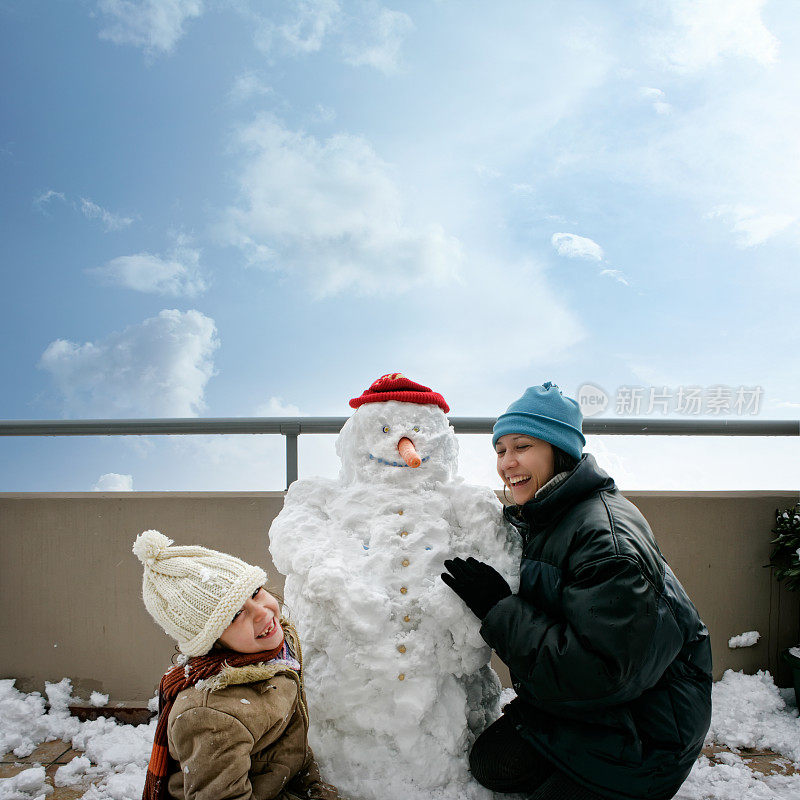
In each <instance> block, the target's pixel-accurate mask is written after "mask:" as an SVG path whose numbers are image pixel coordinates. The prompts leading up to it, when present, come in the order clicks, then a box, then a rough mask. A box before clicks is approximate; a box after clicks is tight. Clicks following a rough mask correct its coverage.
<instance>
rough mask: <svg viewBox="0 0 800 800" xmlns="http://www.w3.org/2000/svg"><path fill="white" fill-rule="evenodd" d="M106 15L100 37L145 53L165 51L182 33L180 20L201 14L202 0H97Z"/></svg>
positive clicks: (169, 49) (99, 7) (168, 50)
mask: <svg viewBox="0 0 800 800" xmlns="http://www.w3.org/2000/svg"><path fill="white" fill-rule="evenodd" d="M98 9H99V10H100V12H101V13H102V14H104V15H105V16H106V17H108V18H109V19H108V24H107V25H106V26H105V27H104V28H102V29H101V31H100V38H101V39H107V40H108V41H111V42H114V43H115V44H132V45H134V46H136V47H141V48H143V49H144V50H145V52H148V53H154V52H161V53H169V52H170V51H171V50H172V49H173V48H174V47H175V44H176V43H177V41H178V40H179V39H180V38H181V36H183V26H184V23H185V22H186V21H187V20H189V19H193V18H194V17H199V16H200V15H201V14H202V13H203V3H202V0H139V1H138V2H136V0H99V2H98Z"/></svg>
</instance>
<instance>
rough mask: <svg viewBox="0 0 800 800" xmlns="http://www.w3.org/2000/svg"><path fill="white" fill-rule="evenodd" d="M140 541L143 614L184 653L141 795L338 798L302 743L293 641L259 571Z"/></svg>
mask: <svg viewBox="0 0 800 800" xmlns="http://www.w3.org/2000/svg"><path fill="white" fill-rule="evenodd" d="M170 545H172V540H171V539H168V538H167V537H166V536H164V535H163V534H161V533H159V532H158V531H145V532H144V533H142V534H141V535H140V536H138V537H137V538H136V541H135V542H134V545H133V552H134V553H135V555H136V556H137V557H138V558H139V560H140V561H141V562H142V564H144V579H143V582H142V596H143V598H144V604H145V607H146V608H147V610H148V611H149V612H150V615H151V616H152V617H153V618H154V619H155V621H156V622H158V624H159V625H161V627H162V628H163V629H164V630H165V631H166V632H167V634H168V635H169V636H171V637H172V638H173V639H175V640H176V641H177V642H178V647H179V649H180V651H181V652H182V653H183V654H184V656H186V657H187V658H186V659H185V660H183V661H181V662H180V664H179V665H177V666H173V667H171V668H170V669H168V670H167V672H166V674H165V675H164V677H163V678H162V679H161V685H160V686H159V690H158V705H159V719H158V726H157V728H156V734H155V740H154V742H153V753H152V755H151V757H150V763H149V765H148V768H147V778H146V781H145V785H144V794H143V800H167V798H170V797H172V798H176V800H190V799H192V800H225V798H236V799H237V800H271V798H277V799H278V800H295V799H297V800H299V799H300V798H302V799H303V800H309V798H310V799H312V800H337V798H338V793H337V791H336V789H335V788H334V787H333V786H330V785H329V784H326V783H323V782H322V780H321V779H320V775H319V770H318V768H317V764H316V762H315V760H314V755H313V753H312V752H311V750H310V749H309V747H308V711H307V709H306V699H305V693H304V691H303V683H302V667H301V664H302V662H301V653H300V645H299V642H298V640H297V634H296V632H295V631H294V629H293V628H292V626H291V625H290V624H289V623H288V622H287V621H286V620H284V619H283V618H281V616H280V607H279V605H278V602H277V600H276V599H275V598H274V597H273V596H272V595H271V594H269V593H268V592H267V591H266V590H265V589H264V588H263V584H264V582H265V581H266V577H267V576H266V574H265V573H264V571H263V570H262V569H260V568H259V567H254V566H251V565H250V564H246V563H245V562H244V561H240V560H239V559H238V558H235V557H234V556H229V555H226V554H225V553H219V552H217V551H215V550H207V549H206V548H204V547H171V546H170Z"/></svg>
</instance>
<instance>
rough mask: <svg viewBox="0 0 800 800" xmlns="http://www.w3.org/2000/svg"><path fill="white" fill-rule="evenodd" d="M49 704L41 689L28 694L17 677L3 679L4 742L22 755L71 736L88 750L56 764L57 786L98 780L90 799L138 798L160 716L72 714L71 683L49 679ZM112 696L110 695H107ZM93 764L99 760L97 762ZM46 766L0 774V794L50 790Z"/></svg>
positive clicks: (9, 797) (7, 797)
mask: <svg viewBox="0 0 800 800" xmlns="http://www.w3.org/2000/svg"><path fill="white" fill-rule="evenodd" d="M45 693H46V694H47V699H48V704H49V708H46V705H45V701H44V698H43V697H42V696H41V695H40V694H39V693H38V692H33V693H31V694H27V695H26V694H23V693H22V692H20V691H18V690H17V689H15V688H14V681H13V680H2V681H0V720H2V725H0V747H2V752H1V753H0V754H2V753H7V752H13V753H14V755H16V756H18V757H20V758H23V757H25V756H28V755H30V754H31V753H32V752H33V751H34V750H35V749H36V748H37V747H38V746H39V745H40V744H41V743H42V742H49V741H55V740H57V739H61V740H63V741H65V742H70V743H71V744H72V746H73V747H74V748H76V749H78V750H83V751H85V755H84V756H80V757H78V758H75V759H73V760H72V761H71V762H69V763H68V764H65V765H63V766H61V767H59V768H58V769H57V770H56V773H55V776H54V781H55V784H56V786H70V785H73V784H76V783H85V782H88V781H95V785H94V786H91V787H90V788H89V790H88V792H87V793H86V794H85V795H84V798H87V800H131V799H132V798H134V799H135V798H139V797H141V795H142V789H143V788H144V778H145V773H146V771H147V762H148V761H149V760H150V751H151V750H152V747H153V736H154V734H155V725H156V722H155V718H154V719H153V720H151V722H150V723H149V724H148V725H139V726H133V725H120V724H119V723H118V722H117V721H116V720H115V719H109V718H106V717H100V718H98V719H96V720H89V721H87V722H81V721H80V720H78V719H77V718H76V717H72V716H70V714H69V708H68V706H69V704H70V702H73V698H72V696H71V695H72V683H71V681H70V680H69V679H68V678H64V679H63V680H62V681H60V682H59V683H46V684H45ZM106 701H107V698H106ZM92 764H94V765H95V766H92ZM44 781H45V770H44V768H43V767H41V766H34V767H32V768H31V769H27V770H24V771H23V772H20V773H19V774H18V775H15V776H14V777H13V778H8V779H5V780H0V800H27V799H28V798H30V799H32V798H39V797H41V796H42V795H44V794H50V793H51V792H52V791H53V789H52V787H51V786H48V785H47V784H45V782H44Z"/></svg>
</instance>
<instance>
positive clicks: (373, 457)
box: [369, 453, 430, 469]
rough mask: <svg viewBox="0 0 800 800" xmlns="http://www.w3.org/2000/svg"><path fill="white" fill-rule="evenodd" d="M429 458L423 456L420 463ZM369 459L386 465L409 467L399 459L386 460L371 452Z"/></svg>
mask: <svg viewBox="0 0 800 800" xmlns="http://www.w3.org/2000/svg"><path fill="white" fill-rule="evenodd" d="M429 458H430V456H425V458H423V459H422V463H423V464H424V463H425V462H426V461H427V460H428V459H429ZM369 459H370V461H377V462H378V463H379V464H386V466H387V467H406V468H407V469H410V467H409V466H408V464H401V463H400V462H399V461H387V460H386V459H385V458H378V457H377V456H374V455H372V453H370V454H369Z"/></svg>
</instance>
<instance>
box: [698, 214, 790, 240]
mask: <svg viewBox="0 0 800 800" xmlns="http://www.w3.org/2000/svg"><path fill="white" fill-rule="evenodd" d="M706 216H707V217H709V218H720V219H722V220H724V221H726V222H727V223H728V224H729V225H730V228H731V231H732V232H733V233H734V235H735V236H736V240H737V243H738V244H739V246H740V247H755V246H757V245H759V244H763V243H764V242H766V241H768V240H769V239H772V238H773V237H774V236H777V235H778V234H779V233H781V232H782V231H785V230H786V229H787V228H788V227H789V226H790V225H793V224H794V223H796V222H797V220H798V218H797V217H796V216H795V215H794V214H787V213H784V212H777V213H764V212H761V211H759V210H758V209H755V208H751V207H749V206H743V205H723V206H719V207H718V208H715V209H714V210H713V211H712V212H710V213H709V214H707V215H706Z"/></svg>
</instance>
